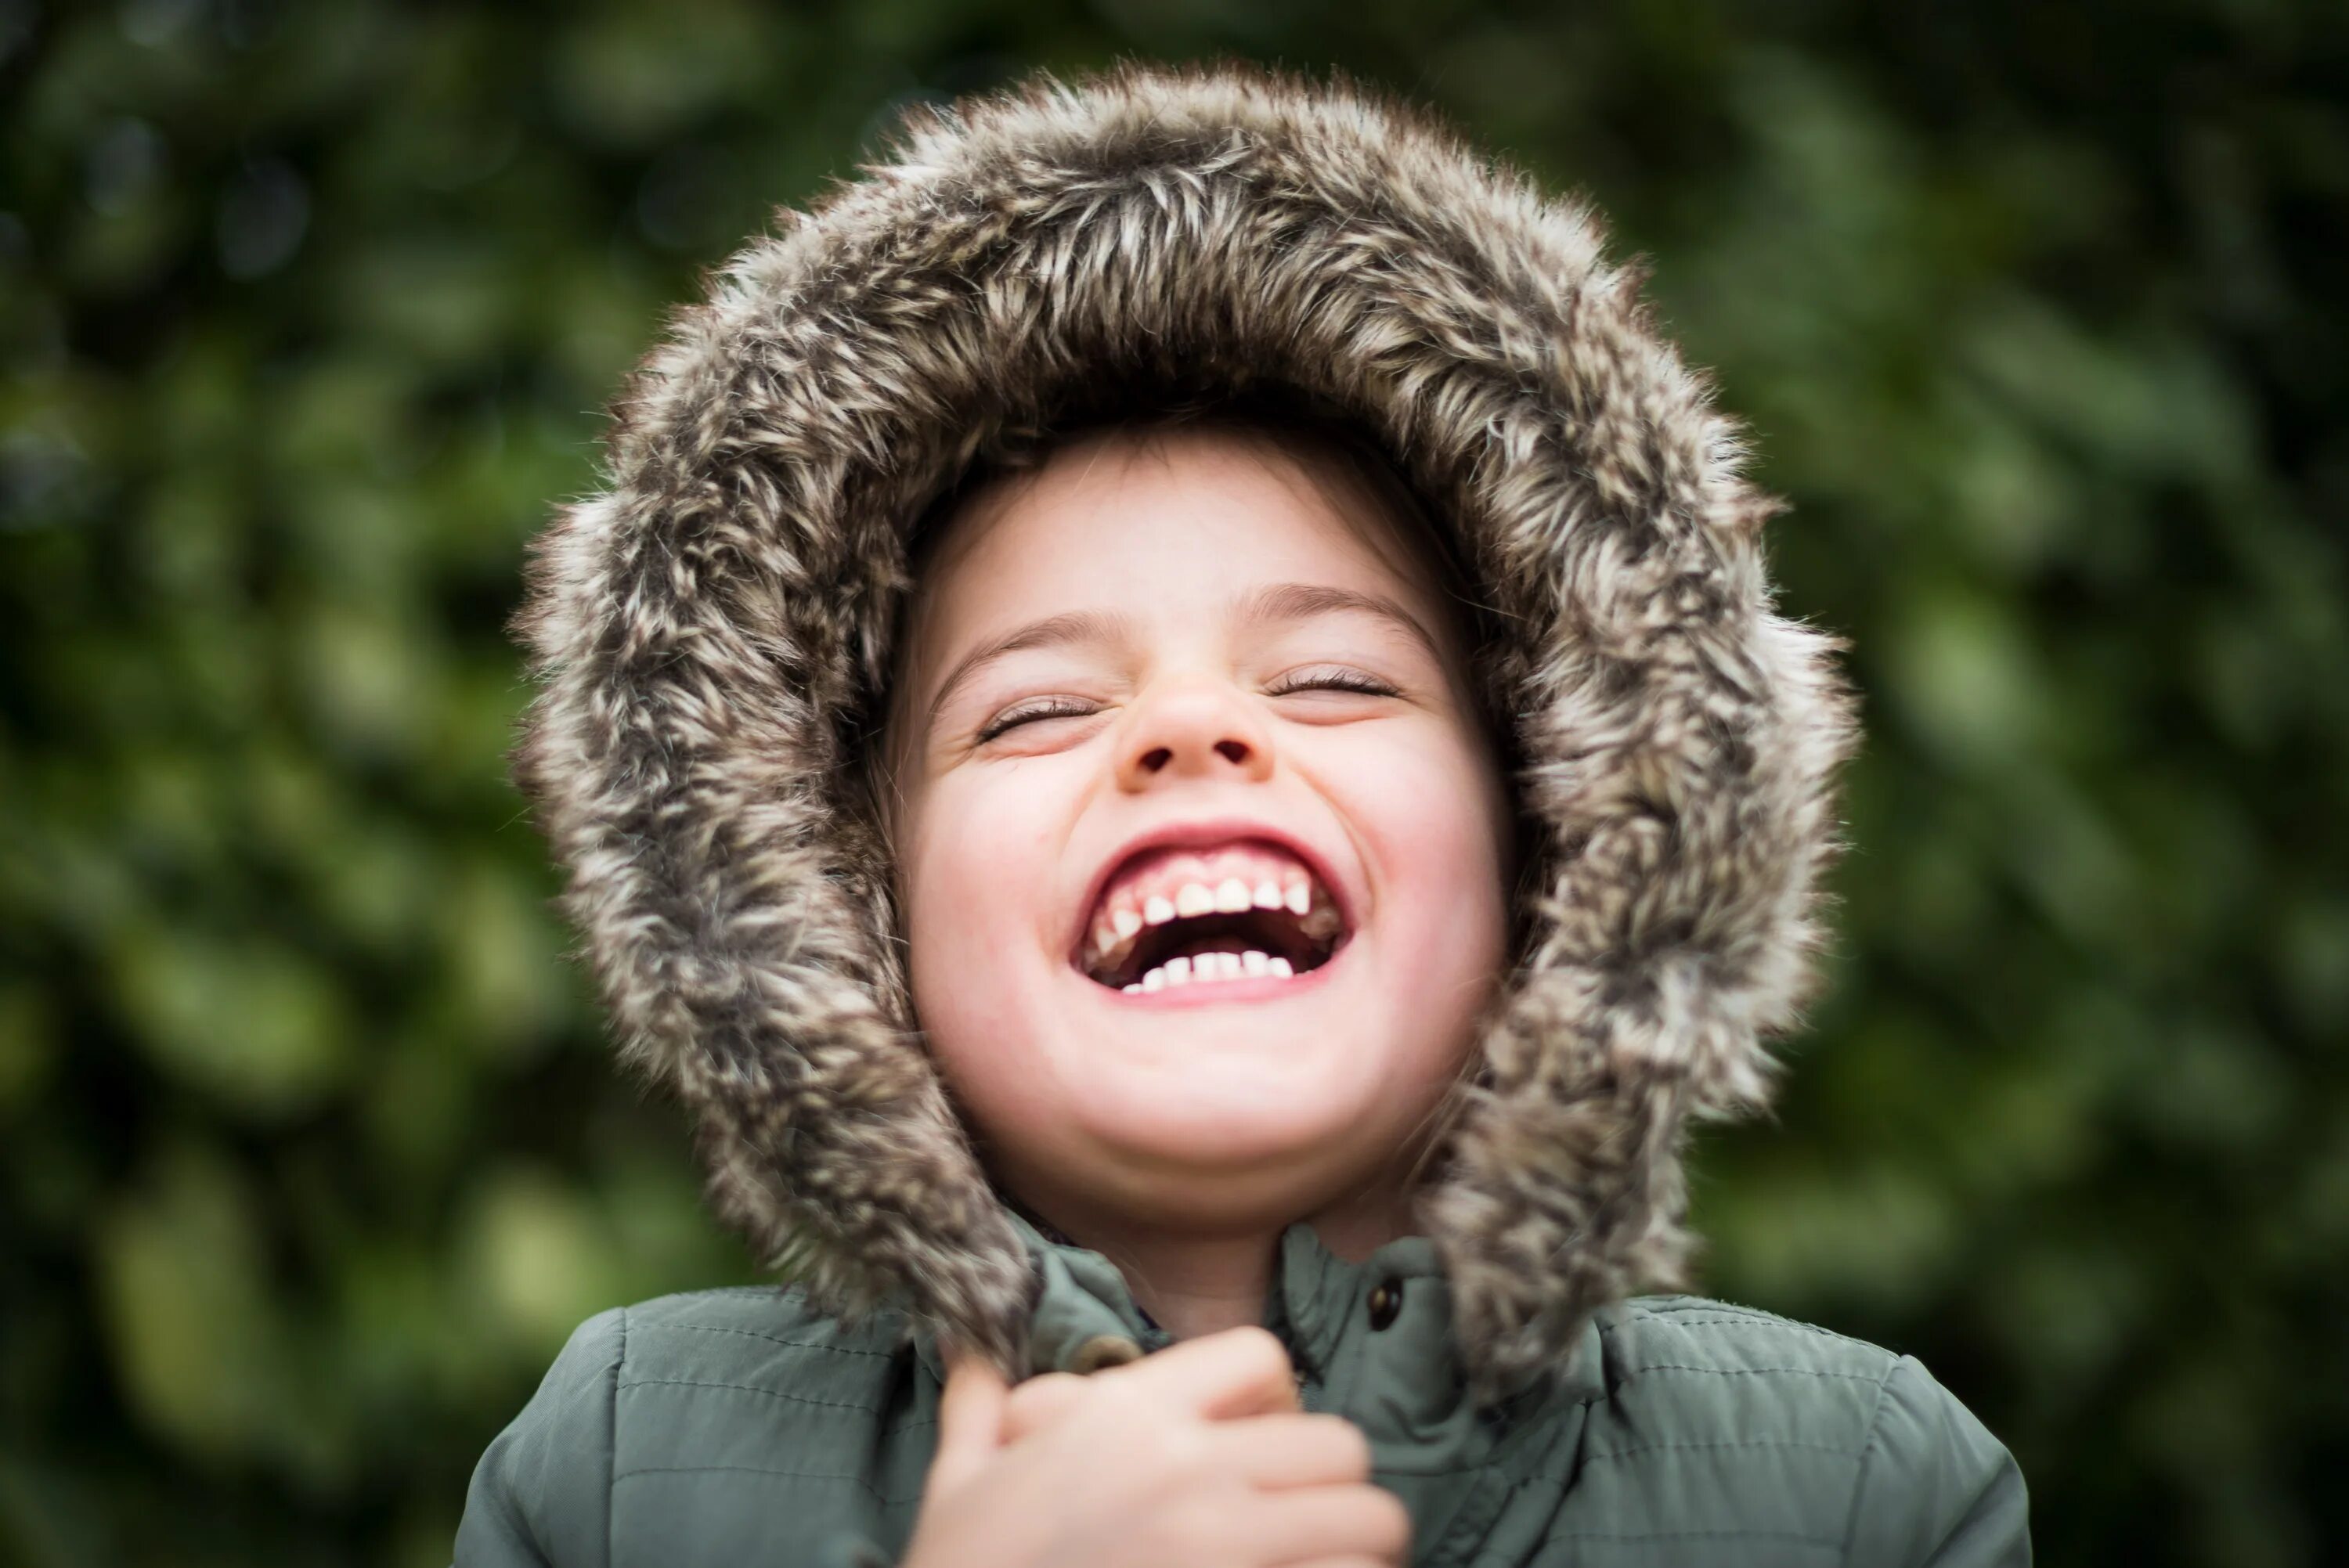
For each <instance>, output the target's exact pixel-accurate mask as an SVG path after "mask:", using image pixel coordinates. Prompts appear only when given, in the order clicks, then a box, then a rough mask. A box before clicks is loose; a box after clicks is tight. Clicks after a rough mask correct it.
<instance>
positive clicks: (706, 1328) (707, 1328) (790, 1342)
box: [654, 1323, 893, 1361]
mask: <svg viewBox="0 0 2349 1568" xmlns="http://www.w3.org/2000/svg"><path fill="white" fill-rule="evenodd" d="M654 1326H655V1327H657V1328H663V1329H676V1330H683V1331H689V1332H691V1333H694V1334H733V1335H739V1336H741V1337H742V1338H744V1339H763V1340H765V1341H766V1342H767V1343H768V1344H770V1345H781V1346H788V1347H790V1348H791V1349H793V1350H821V1351H823V1353H824V1354H825V1355H827V1356H869V1357H873V1358H874V1360H876V1361H887V1360H891V1359H893V1357H892V1356H891V1353H890V1352H888V1351H886V1350H857V1349H854V1348H853V1347H851V1346H845V1345H822V1344H818V1343H816V1342H815V1341H813V1340H807V1339H785V1338H784V1337H783V1336H781V1335H780V1334H761V1333H760V1332H759V1331H758V1330H757V1329H755V1328H728V1327H724V1326H720V1325H719V1324H714V1323H662V1324H656V1325H654Z"/></svg>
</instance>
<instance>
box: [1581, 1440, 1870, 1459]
mask: <svg viewBox="0 0 2349 1568" xmlns="http://www.w3.org/2000/svg"><path fill="white" fill-rule="evenodd" d="M1688 1449H1805V1450H1807V1451H1810V1452H1815V1453H1822V1454H1841V1455H1842V1456H1843V1457H1844V1458H1846V1459H1849V1458H1851V1457H1852V1456H1851V1446H1850V1445H1849V1444H1848V1443H1812V1442H1805V1441H1804V1440H1803V1439H1800V1438H1738V1439H1721V1440H1717V1441H1714V1440H1708V1441H1701V1442H1674V1441H1671V1440H1666V1441H1662V1442H1654V1443H1637V1444H1634V1445H1633V1446H1631V1447H1630V1448H1628V1449H1593V1450H1592V1451H1591V1452H1589V1453H1588V1454H1586V1455H1584V1456H1583V1457H1584V1459H1585V1460H1586V1461H1588V1462H1589V1463H1592V1464H1596V1463H1598V1462H1599V1460H1620V1459H1630V1457H1632V1456H1633V1455H1635V1454H1652V1453H1660V1452H1663V1451H1665V1450H1675V1451H1682V1450H1688Z"/></svg>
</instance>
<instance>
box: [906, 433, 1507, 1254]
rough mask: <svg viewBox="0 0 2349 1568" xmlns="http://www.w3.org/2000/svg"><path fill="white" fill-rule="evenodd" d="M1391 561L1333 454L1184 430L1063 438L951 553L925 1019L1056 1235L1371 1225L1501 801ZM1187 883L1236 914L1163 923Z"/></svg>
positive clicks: (1443, 653) (990, 498) (1407, 560)
mask: <svg viewBox="0 0 2349 1568" xmlns="http://www.w3.org/2000/svg"><path fill="white" fill-rule="evenodd" d="M1401 539H1402V536H1401V534H1400V533H1399V532H1398V531H1397V530H1396V527H1395V525H1394V523H1393V522H1392V520H1390V519H1388V518H1387V517H1385V516H1384V515H1383V514H1382V513H1381V511H1380V509H1379V505H1378V503H1377V502H1376V501H1375V500H1373V499H1372V497H1371V494H1370V493H1369V492H1368V491H1367V490H1365V489H1364V488H1363V487H1362V486H1361V482H1360V481H1359V480H1357V479H1355V478H1354V477H1353V476H1352V475H1350V474H1349V473H1347V472H1345V471H1344V470H1342V469H1340V468H1339V467H1338V465H1335V464H1332V463H1330V462H1328V461H1325V460H1305V459H1299V458H1298V457H1296V456H1293V455H1291V454H1290V453H1288V451H1287V450H1285V449H1281V448H1280V447H1278V445H1276V444H1274V443H1273V442H1272V441H1271V440H1269V439H1268V438H1256V437H1251V436H1243V435H1239V434H1235V433H1231V432H1218V431H1215V430H1211V429H1189V430H1185V429H1181V428H1177V429H1176V430H1174V431H1172V432H1164V433H1161V434H1159V435H1157V436H1155V437H1154V438H1138V437H1136V436H1134V435H1133V434H1130V433H1125V434H1121V433H1117V432H1112V433H1109V434H1107V435H1103V436H1097V437H1093V438H1087V439H1085V440H1083V441H1081V442H1080V443H1077V444H1075V445H1072V446H1069V447H1066V448H1063V449H1060V450H1059V451H1057V452H1056V453H1054V454H1053V455H1052V457H1051V458H1050V459H1049V460H1048V461H1047V462H1046V463H1045V464H1044V465H1043V467H1042V468H1040V469H1038V470H1035V471H1034V472H1033V473H1032V474H1030V475H1026V476H1022V478H1021V479H1020V480H1019V481H1017V482H1013V483H1009V484H999V485H998V486H996V487H994V488H993V489H991V490H988V491H986V492H984V493H982V494H981V495H980V496H979V497H978V499H977V500H975V501H974V502H973V503H972V504H970V505H968V506H967V507H966V508H965V509H964V511H963V512H962V513H961V514H960V515H959V516H958V517H957V518H956V519H955V520H954V521H953V522H952V523H951V524H950V525H949V527H948V531H947V534H946V536H945V538H944V539H943V540H942V541H941V543H940V546H939V548H938V550H937V552H936V555H935V557H934V563H933V565H932V566H931V568H930V569H929V571H928V572H927V573H926V580H925V581H924V583H923V584H922V590H921V596H920V599H919V601H918V602H917V604H916V614H915V617H914V621H913V625H912V632H911V636H910V641H909V647H908V666H907V669H906V674H905V678H904V679H903V680H902V681H901V682H900V683H899V689H898V692H897V694H896V695H897V697H898V701H897V706H896V708H895V713H894V714H893V717H892V720H891V727H892V736H891V744H892V746H893V747H894V748H895V755H896V757H897V758H898V767H897V771H896V781H897V789H898V799H897V802H896V808H895V809H896V821H895V828H896V838H897V844H898V857H899V858H898V870H899V875H900V878H901V891H902V893H903V897H904V907H905V920H906V925H907V937H908V940H909V943H910V955H909V957H910V968H911V981H912V986H913V995H914V1003H915V1007H916V1011H917V1013H918V1014H919V1016H920V1020H921V1023H922V1025H923V1027H924V1028H925V1030H926V1033H927V1036H928V1039H929V1043H930V1047H931V1050H932V1052H933V1054H934V1056H935V1057H936V1061H937V1063H938V1065H939V1068H940V1069H941V1071H942V1072H943V1073H944V1074H945V1075H946V1077H947V1081H948V1082H949V1083H950V1084H951V1085H952V1087H953V1088H954V1090H955V1092H956V1094H957V1098H958V1099H959V1100H960V1102H961V1104H962V1107H963V1109H964V1110H965V1112H966V1114H967V1115H968V1117H969V1118H970V1119H971V1120H972V1122H973V1124H974V1130H975V1131H977V1132H978V1134H979V1135H980V1137H981V1138H982V1139H983V1140H984V1141H985V1143H986V1145H987V1149H988V1157H989V1160H990V1162H991V1163H992V1165H993V1167H994V1169H995V1170H996V1171H997V1172H998V1174H999V1177H1000V1179H1002V1180H1004V1181H1007V1182H1008V1183H1009V1185H1010V1187H1011V1189H1012V1191H1014V1192H1015V1193H1017V1194H1018V1195H1019V1197H1020V1198H1022V1199H1023V1200H1024V1201H1026V1202H1029V1203H1030V1205H1032V1206H1033V1207H1035V1208H1036V1209H1037V1210H1038V1211H1039V1212H1041V1213H1043V1214H1044V1215H1045V1216H1046V1217H1047V1218H1049V1219H1051V1220H1053V1221H1054V1222H1057V1223H1060V1224H1061V1225H1062V1226H1063V1228H1067V1227H1071V1226H1081V1225H1083V1224H1084V1223H1086V1222H1088V1220H1089V1219H1092V1218H1096V1217H1101V1216H1108V1215H1114V1216H1116V1217H1118V1218H1121V1219H1123V1220H1125V1221H1128V1222H1132V1221H1136V1220H1139V1221H1142V1222H1155V1223H1166V1224H1176V1225H1182V1224H1200V1223H1215V1222H1225V1223H1229V1222H1260V1223H1286V1222H1288V1221H1291V1220H1295V1219H1299V1218H1302V1217H1305V1216H1307V1215H1309V1214H1312V1213H1315V1212H1319V1211H1322V1210H1324V1209H1328V1208H1330V1207H1331V1206H1333V1205H1338V1204H1341V1203H1347V1202H1357V1201H1372V1202H1375V1201H1377V1200H1378V1198H1379V1196H1380V1195H1381V1193H1390V1192H1392V1190H1393V1189H1394V1186H1395V1183H1396V1180H1397V1178H1398V1177H1399V1174H1400V1166H1401V1163H1402V1157H1403V1156H1404V1155H1405V1154H1406V1153H1407V1152H1409V1151H1410V1150H1411V1149H1412V1148H1413V1145H1414V1141H1415V1140H1416V1138H1417V1136H1418V1135H1419V1134H1421V1133H1422V1132H1423V1130H1424V1129H1425V1128H1426V1126H1427V1124H1428V1119H1429V1116H1430V1113H1431V1112H1432V1111H1433V1110H1434V1109H1436V1108H1437V1106H1438V1105H1439V1103H1440V1101H1441V1100H1442V1099H1443V1096H1444V1091H1445V1089H1446V1088H1447V1086H1448V1085H1449V1083H1450V1081H1451V1080H1452V1079H1453V1078H1454V1075H1455V1074H1456V1072H1457V1070H1458V1068H1460V1066H1461V1063H1462V1061H1463V1058H1464V1054H1465V1052H1466V1050H1467V1048H1468V1046H1469V1043H1470V1040H1471V1037H1472V1034H1473V1030H1474V1026H1475V1022H1476V1019H1477V1017H1478V1015H1479V1012H1480V1009H1481V1008H1482V1007H1483V1006H1484V1005H1485V1002H1486V1001H1487V1000H1488V998H1489V997H1490V995H1491V992H1492V987H1493V985H1494V983H1495V980H1496V978H1497V976H1498V974H1499V971H1500V968H1501V966H1502V965H1503V963H1504V962H1505V944H1506V928H1507V913H1506V890H1505V882H1506V876H1507V874H1508V868H1507V864H1506V860H1507V854H1508V844H1509V841H1510V830H1509V821H1510V818H1509V807H1508V800H1507V795H1506V786H1505V785H1504V783H1503V781H1502V779H1501V778H1500V775H1499V770H1498V768H1497V766H1496V764H1495V759H1494V758H1493V756H1492V755H1491V752H1490V748H1488V746H1487V745H1486V744H1485V740H1484V738H1483V736H1482V733H1481V730H1480V728H1479V726H1478V724H1477V722H1476V720H1475V716H1474V710H1473V708H1472V707H1471V705H1470V699H1469V696H1468V694H1467V690H1466V686H1467V681H1466V678H1465V675H1464V660H1463V656H1462V654H1463V651H1462V649H1461V648H1460V647H1459V646H1458V645H1457V633H1456V631H1455V630H1454V620H1453V617H1452V616H1451V615H1450V614H1447V610H1448V608H1449V607H1448V606H1447V605H1446V604H1444V603H1443V602H1442V601H1441V598H1440V596H1439V593H1438V590H1436V589H1435V588H1434V587H1433V580H1432V573H1428V572H1425V571H1423V570H1420V569H1418V568H1417V567H1415V566H1414V565H1413V562H1412V559H1411V557H1410V554H1409V552H1408V550H1407V548H1406V547H1405V546H1404V545H1403V544H1402V542H1401ZM989 650H995V651H996V652H995V654H994V656H991V657H989V656H987V655H988V651H989ZM974 655H977V657H976V658H975V657H974ZM1348 687H1355V688H1361V687H1367V688H1370V689H1347V688H1348ZM1023 719H1024V720H1025V722H1014V721H1018V720H1023ZM1170 834H1171V835H1173V836H1174V840H1175V842H1174V843H1173V844H1171V845H1170V844H1169V843H1167V842H1166V841H1164V838H1163V836H1164V835H1170ZM1186 885H1191V886H1194V887H1195V888H1204V889H1206V892H1207V894H1208V895H1209V897H1210V898H1211V899H1215V900H1216V902H1217V903H1219V904H1220V905H1221V906H1222V907H1220V908H1219V909H1218V910H1217V911H1216V913H1215V914H1214V915H1212V916H1211V917H1208V918H1204V919H1198V920H1192V919H1189V918H1176V919H1174V920H1167V919H1166V918H1165V916H1166V914H1167V911H1168V906H1174V907H1175V908H1178V909H1180V910H1182V911H1184V912H1185V916H1187V915H1188V913H1189V912H1190V911H1191V910H1192V909H1193V908H1195V906H1196V904H1197V903H1198V902H1199V900H1200V896H1201V895H1200V893H1199V892H1196V891H1194V892H1191V894H1190V895H1189V898H1188V899H1187V900H1186V899H1185V896H1184V889H1185V886H1186ZM1235 887H1237V889H1238V890H1239V892H1234V891H1233V890H1234V889H1235ZM1260 889H1261V890H1264V891H1263V892H1259V890H1260ZM1243 893H1244V894H1245V903H1247V909H1246V911H1245V912H1236V911H1234V910H1232V909H1231V907H1230V906H1231V905H1233V904H1236V903H1241V902H1243V900H1242V898H1241V894H1243ZM1161 901H1164V902H1163V903H1162V902H1161ZM1293 903H1302V904H1303V905H1304V906H1305V909H1306V912H1307V913H1305V914H1304V915H1303V917H1301V918H1300V917H1299V915H1298V914H1297V913H1294V911H1293V907H1292V905H1293ZM1265 905H1278V907H1263V906H1265ZM1137 922H1141V923H1140V924H1139V926H1138V928H1137ZM1219 952H1220V953H1227V954H1230V955H1231V956H1230V957H1229V958H1224V957H1217V956H1212V955H1210V956H1204V957H1203V956H1201V954H1216V953H1219ZM1325 952H1326V954H1327V956H1326V961H1324V954H1325ZM1284 962H1285V964H1286V966H1287V967H1288V968H1289V969H1291V970H1293V971H1294V973H1293V974H1292V975H1288V976H1286V977H1284V976H1283V975H1280V974H1279V973H1278V971H1279V969H1281V968H1282V967H1283V965H1284ZM1234 966H1237V967H1238V968H1239V969H1240V971H1241V977H1240V978H1237V979H1232V978H1222V977H1219V976H1220V975H1222V973H1223V972H1224V971H1225V970H1226V969H1229V968H1232V967H1234ZM1185 969H1187V970H1188V971H1189V973H1190V974H1191V975H1193V976H1200V975H1205V976H1206V977H1204V978H1202V977H1193V978H1190V979H1188V980H1187V981H1185V980H1184V979H1182V978H1181V972H1182V971H1184V970H1185ZM1150 971H1156V972H1157V974H1156V976H1155V977H1151V976H1150V975H1149V972H1150ZM1133 987H1144V988H1142V989H1134V988H1133Z"/></svg>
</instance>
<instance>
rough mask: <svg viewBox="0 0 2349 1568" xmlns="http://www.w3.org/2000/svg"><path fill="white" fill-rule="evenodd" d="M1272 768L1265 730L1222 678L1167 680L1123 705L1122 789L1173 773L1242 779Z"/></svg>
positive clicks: (1146, 785) (1260, 775)
mask: <svg viewBox="0 0 2349 1568" xmlns="http://www.w3.org/2000/svg"><path fill="white" fill-rule="evenodd" d="M1271 774H1272V738H1271V735H1270V732H1269V731H1268V729H1267V728H1266V727H1265V725H1264V723H1263V721H1262V719H1261V718H1260V717H1259V716H1258V715H1257V713H1256V711H1255V710H1254V709H1253V708H1252V707H1250V705H1249V703H1248V701H1247V698H1246V697H1245V696H1242V695H1241V694H1240V693H1239V692H1237V691H1236V690H1234V689H1233V688H1232V686H1230V685H1228V684H1227V683H1226V682H1223V681H1218V680H1212V679H1206V678H1192V679H1179V680H1173V681H1169V682H1167V683H1166V684H1165V685H1164V686H1161V687H1160V689H1158V690H1155V691H1153V692H1150V693H1148V694H1146V695H1145V696H1143V699H1142V701H1141V702H1139V703H1137V704H1136V705H1135V706H1134V707H1133V708H1131V709H1130V710H1129V711H1128V714H1127V717H1126V729H1125V734H1124V736H1123V738H1122V739H1121V742H1120V745H1119V750H1118V758H1117V782H1118V787H1119V788H1120V789H1127V790H1138V789H1150V788H1151V787H1152V786H1153V785H1154V784H1160V783H1164V782H1166V781H1168V780H1170V779H1178V778H1199V779H1215V778H1223V779H1230V780H1232V781H1234V782H1247V781H1252V780H1256V779H1266V778H1269V777H1270V776H1271Z"/></svg>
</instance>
